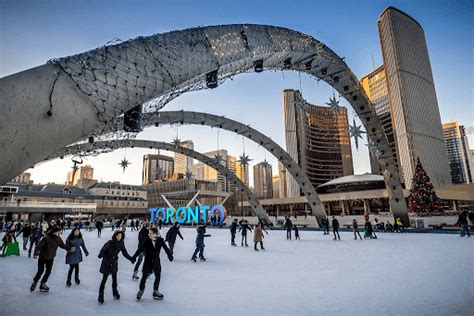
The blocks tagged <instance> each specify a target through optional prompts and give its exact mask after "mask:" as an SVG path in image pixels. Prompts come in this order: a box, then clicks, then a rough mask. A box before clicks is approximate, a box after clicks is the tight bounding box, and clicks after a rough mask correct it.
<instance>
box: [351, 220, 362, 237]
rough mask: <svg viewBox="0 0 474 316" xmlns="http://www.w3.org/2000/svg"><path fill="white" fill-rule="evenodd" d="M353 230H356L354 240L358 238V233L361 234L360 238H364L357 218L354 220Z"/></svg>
mask: <svg viewBox="0 0 474 316" xmlns="http://www.w3.org/2000/svg"><path fill="white" fill-rule="evenodd" d="M352 230H353V231H354V240H357V235H359V238H360V240H362V236H361V235H360V233H359V225H358V224H357V220H356V219H355V218H354V219H353V220H352Z"/></svg>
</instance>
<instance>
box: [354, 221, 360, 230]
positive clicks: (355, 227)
mask: <svg viewBox="0 0 474 316" xmlns="http://www.w3.org/2000/svg"><path fill="white" fill-rule="evenodd" d="M352 229H353V230H354V231H357V230H358V229H359V224H357V221H352Z"/></svg>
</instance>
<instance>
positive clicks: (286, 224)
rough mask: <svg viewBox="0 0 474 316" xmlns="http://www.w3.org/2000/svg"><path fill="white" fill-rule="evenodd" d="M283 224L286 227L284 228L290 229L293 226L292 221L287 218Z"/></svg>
mask: <svg viewBox="0 0 474 316" xmlns="http://www.w3.org/2000/svg"><path fill="white" fill-rule="evenodd" d="M284 226H285V227H286V230H291V229H292V228H293V222H292V221H291V219H289V218H287V219H286V222H285V225H284Z"/></svg>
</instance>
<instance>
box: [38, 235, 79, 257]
mask: <svg viewBox="0 0 474 316" xmlns="http://www.w3.org/2000/svg"><path fill="white" fill-rule="evenodd" d="M58 247H59V248H62V249H65V250H69V249H71V246H68V245H65V244H64V242H63V240H62V239H61V237H58V236H56V235H54V234H51V235H46V236H45V237H43V238H42V239H41V240H40V242H39V244H38V246H36V248H35V252H34V254H35V256H39V258H40V259H43V260H53V259H54V257H56V251H57V250H58Z"/></svg>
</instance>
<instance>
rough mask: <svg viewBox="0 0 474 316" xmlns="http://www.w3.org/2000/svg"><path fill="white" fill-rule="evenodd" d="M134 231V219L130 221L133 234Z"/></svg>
mask: <svg viewBox="0 0 474 316" xmlns="http://www.w3.org/2000/svg"><path fill="white" fill-rule="evenodd" d="M134 230H135V221H134V220H133V219H132V220H131V221H130V231H132V232H133V231H134Z"/></svg>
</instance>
